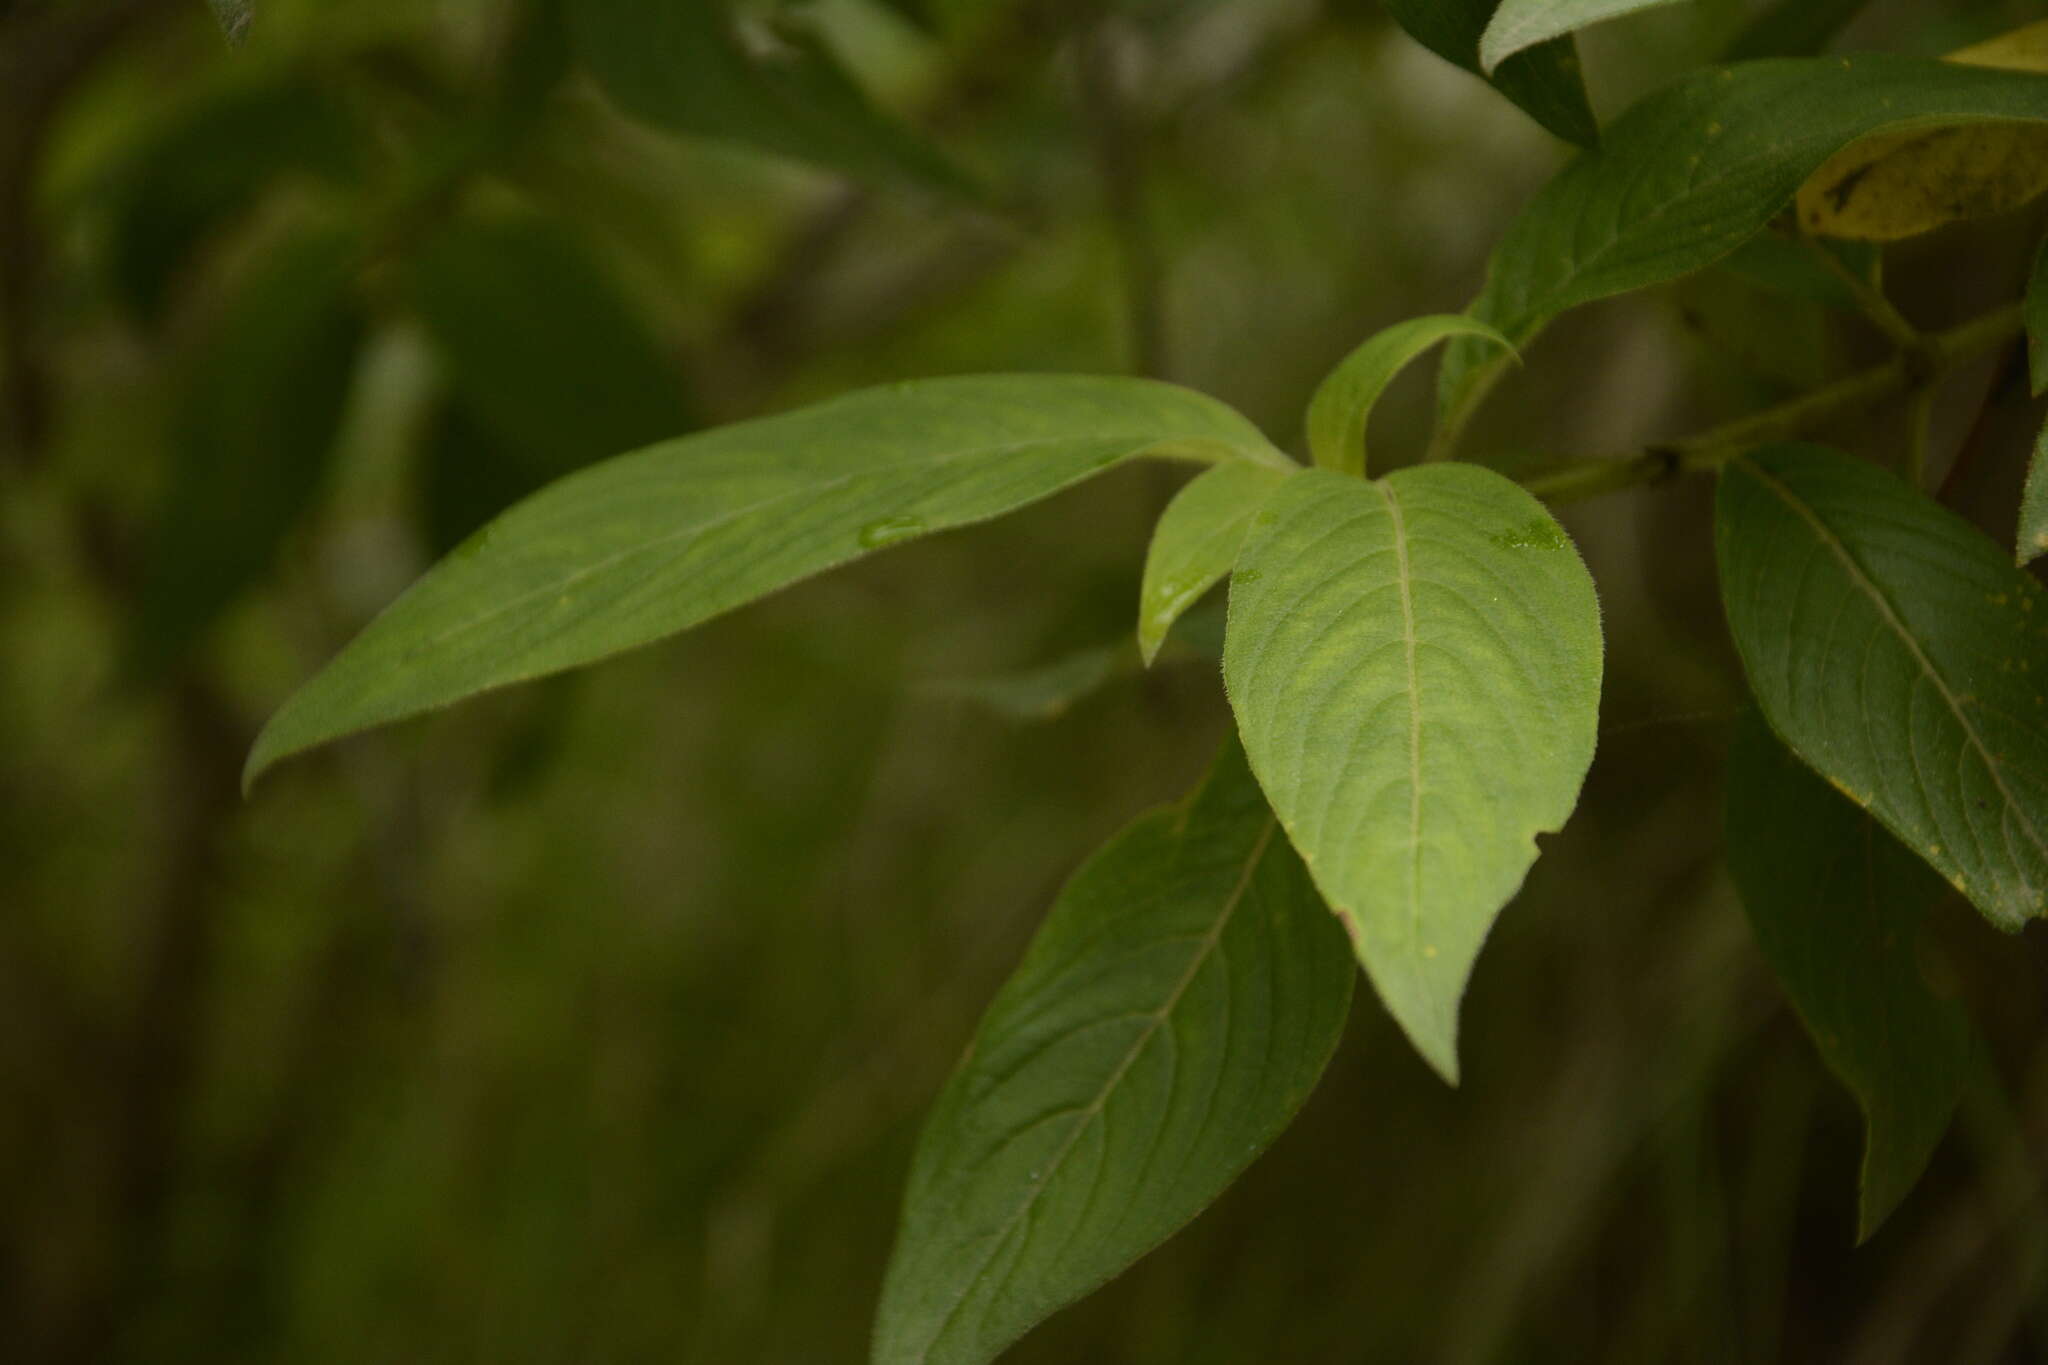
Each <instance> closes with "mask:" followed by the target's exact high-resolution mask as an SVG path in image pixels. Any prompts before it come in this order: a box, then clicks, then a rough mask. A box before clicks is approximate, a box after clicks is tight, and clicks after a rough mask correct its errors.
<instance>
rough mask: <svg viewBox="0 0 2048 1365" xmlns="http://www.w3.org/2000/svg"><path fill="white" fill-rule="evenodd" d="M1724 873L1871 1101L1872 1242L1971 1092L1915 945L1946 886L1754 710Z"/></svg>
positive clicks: (1738, 745) (1954, 1016)
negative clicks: (1958, 1105)
mask: <svg viewBox="0 0 2048 1365" xmlns="http://www.w3.org/2000/svg"><path fill="white" fill-rule="evenodd" d="M1728 869H1729V871H1730V872H1732V873H1733V874H1734V876H1735V885H1736V888H1737V889H1738V890H1739V891H1740V892H1741V893H1742V904H1743V907H1744V909H1746V910H1747V911H1748V912H1749V922H1750V926H1751V928H1752V929H1754V931H1755V933H1756V941H1757V947H1759V948H1760V949H1762V950H1763V954H1764V957H1765V958H1766V959H1767V960H1768V961H1769V962H1770V964H1771V969H1772V970H1773V971H1775V972H1776V973H1777V975H1778V981H1779V983H1780V984H1781V985H1782V986H1783V987H1784V988H1785V994H1786V995H1787V996H1788V997H1789V998H1790V999H1791V1001H1792V1005H1793V1008H1795V1009H1797V1010H1798V1011H1799V1017H1800V1020H1801V1021H1802V1022H1803V1023H1804V1024H1805V1025H1806V1031H1807V1033H1808V1034H1810V1035H1811V1036H1812V1038H1813V1041H1814V1045H1815V1046H1816V1047H1818V1048H1819V1049H1820V1054H1821V1056H1822V1058H1824V1059H1825V1060H1826V1062H1827V1064H1828V1067H1829V1068H1830V1069H1831V1070H1832V1071H1834V1073H1835V1074H1836V1075H1837V1076H1839V1077H1841V1079H1842V1083H1843V1084H1844V1085H1846V1086H1848V1087H1849V1089H1850V1090H1851V1091H1852V1092H1854V1094H1855V1096H1856V1102H1857V1103H1858V1104H1859V1105H1860V1106H1862V1109H1863V1117H1864V1124H1865V1129H1866V1134H1865V1138H1864V1146H1863V1175H1862V1180H1861V1190H1862V1197H1861V1199H1860V1201H1859V1204H1860V1213H1859V1215H1858V1219H1857V1222H1858V1234H1859V1240H1860V1239H1861V1238H1867V1237H1869V1236H1870V1234H1871V1233H1873V1232H1875V1231H1876V1230H1877V1227H1878V1225H1879V1224H1880V1223H1882V1222H1883V1221H1884V1220H1885V1218H1886V1217H1887V1216H1888V1215H1889V1214H1890V1213H1891V1211H1892V1210H1893V1209H1895V1208H1897V1207H1898V1204H1899V1201H1900V1200H1902V1199H1904V1198H1905V1197H1906V1194H1907V1192H1908V1191H1910V1190H1911V1189H1912V1188H1913V1185H1914V1183H1915V1182H1916V1181H1918V1180H1919V1178H1920V1172H1921V1171H1923V1170H1924V1169H1926V1166H1927V1159H1928V1158H1929V1157H1930V1156H1932V1155H1933V1153H1934V1148H1935V1145H1936V1144H1937V1143H1939V1142H1940V1141H1941V1136H1942V1134H1943V1133H1945V1132H1947V1131H1948V1123H1949V1117H1950V1115H1951V1114H1952V1113H1953V1112H1954V1111H1955V1106H1956V1100H1957V1099H1958V1098H1959V1097H1960V1096H1961V1094H1962V1088H1963V1076H1964V1071H1965V1066H1966V1064H1967V1062H1968V1061H1969V1056H1970V1025H1969V1020H1968V1019H1967V1018H1966V1017H1965V1015H1964V1014H1963V1011H1962V1009H1961V1008H1960V1007H1959V1006H1958V1005H1957V1004H1956V1003H1955V1002H1954V1001H1952V1000H1943V999H1940V998H1939V997H1937V996H1936V995H1935V994H1934V993H1933V992H1932V991H1931V990H1929V989H1928V987H1927V981H1926V978H1925V977H1923V976H1922V975H1921V972H1920V960H1919V954H1918V951H1917V943H1918V939H1919V932H1920V925H1921V921H1922V920H1923V919H1924V918H1925V916H1926V914H1927V911H1928V910H1929V909H1930V908H1932V907H1933V906H1934V905H1935V904H1936V903H1937V902H1939V901H1940V900H1941V898H1942V897H1943V896H1944V895H1946V894H1947V892H1948V888H1947V887H1946V886H1944V885H1943V884H1942V881H1941V879H1940V878H1939V877H1937V876H1935V875H1934V873H1933V872H1932V871H1930V870H1929V869H1928V867H1927V865H1926V864H1924V863H1922V862H1921V861H1920V860H1919V859H1918V858H1916V857H1914V856H1913V854H1912V853H1910V852H1908V851H1907V850H1906V849H1904V848H1902V847H1901V846H1900V845H1899V842H1898V840H1896V839H1894V838H1892V836H1891V835H1889V834H1887V833H1886V832H1885V831H1884V829H1883V828H1882V827H1881V826H1880V825H1879V824H1878V823H1877V822H1876V821H1875V820H1873V819H1871V817H1870V816H1869V815H1868V814H1867V813H1865V812H1864V811H1861V810H1858V809H1857V808H1856V807H1855V806H1854V805H1852V804H1850V803H1849V802H1848V801H1845V800H1843V799H1842V797H1841V796H1840V794H1838V793H1836V792H1834V791H1832V790H1830V789H1829V788H1828V785H1827V784H1826V783H1825V782H1823V781H1821V780H1820V779H1819V778H1818V777H1815V776H1814V775H1813V773H1812V771H1811V770H1809V769H1808V768H1807V767H1806V766H1805V765H1804V764H1802V763H1800V762H1799V760H1798V759H1796V758H1794V757H1793V756H1792V755H1791V753H1789V752H1788V751H1787V750H1786V748H1785V746H1784V745H1782V744H1780V743H1778V741H1777V740H1776V739H1775V738H1773V737H1772V735H1771V732H1770V730H1769V729H1768V728H1767V727H1766V726H1765V725H1764V723H1763V721H1762V719H1761V718H1760V717H1758V716H1757V715H1756V714H1755V713H1754V712H1751V713H1749V714H1748V715H1747V716H1745V717H1744V719H1743V721H1742V722H1741V723H1740V724H1739V725H1737V727H1736V730H1735V738H1734V741H1733V743H1732V744H1731V745H1730V747H1729V751H1728Z"/></svg>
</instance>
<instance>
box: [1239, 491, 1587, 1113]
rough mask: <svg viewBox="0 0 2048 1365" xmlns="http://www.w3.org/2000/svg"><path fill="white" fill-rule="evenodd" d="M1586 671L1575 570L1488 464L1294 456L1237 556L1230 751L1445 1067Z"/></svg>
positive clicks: (1528, 847)
mask: <svg viewBox="0 0 2048 1365" xmlns="http://www.w3.org/2000/svg"><path fill="white" fill-rule="evenodd" d="M1600 668H1601V637H1600V607H1599V603H1598V601H1597V600H1596V599H1595V597H1594V593H1593V580H1592V578H1591V576H1590V575H1588V574H1587V572H1586V566H1585V565H1584V564H1582V563H1581V562H1580V561H1579V556H1578V554H1577V552H1576V551H1575V550H1574V549H1573V548H1572V543H1571V540H1570V538H1569V537H1568V536H1566V535H1565V533H1564V530H1563V528H1562V527H1560V526H1559V525H1558V524H1557V522H1556V521H1554V520H1552V518H1551V516H1550V514H1549V513H1548V512H1547V511H1545V510H1544V508H1543V504H1541V503H1539V502H1537V501H1536V499H1534V498H1533V497H1531V496H1530V495H1529V494H1528V493H1527V492H1525V491H1524V490H1523V489H1521V488H1520V487H1518V486H1517V485H1515V484H1514V483H1511V482H1509V481H1508V480H1507V479H1505V478H1503V477H1502V476H1500V475H1499V474H1496V473H1494V472H1493V471H1492V470H1489V469H1481V468H1479V467H1477V466H1475V465H1457V464H1437V465H1425V466H1421V467H1417V468H1410V469H1402V470H1397V471H1395V472H1394V473H1392V474H1390V475H1388V476H1387V477H1386V478H1384V479H1380V480H1378V481H1377V482H1374V483H1367V482H1365V481H1364V480H1362V479H1354V478H1350V477H1348V476H1345V475H1342V474H1333V473H1331V472H1329V471H1328V470H1320V469H1311V470H1304V471H1302V472H1301V473H1299V474H1296V475H1295V476H1293V477H1292V478H1290V479H1288V480H1287V481H1286V482H1285V483H1283V484H1281V485H1280V487H1279V488H1278V489H1276V490H1274V492H1273V493H1272V494H1271V495H1270V496H1269V497H1268V498H1267V499H1266V503H1265V506H1263V507H1262V508H1260V509H1259V512H1258V515H1257V516H1256V517H1254V518H1253V522H1252V530H1251V534H1250V536H1249V537H1248V538H1247V539H1246V541H1245V545H1244V550H1243V552H1242V553H1241V554H1239V556H1238V560H1237V569H1236V572H1235V573H1234V574H1233V575H1232V576H1231V580H1230V629H1229V634H1228V636H1227V638H1226V639H1225V641H1224V647H1223V679H1224V683H1225V685H1226V686H1227V688H1228V690H1229V692H1230V704H1231V707H1232V709H1233V710H1234V711H1235V712H1236V714H1237V723H1238V730H1239V732H1240V733H1241V734H1242V735H1243V736H1244V744H1245V751H1246V753H1247V754H1249V755H1250V758H1251V765H1252V770H1253V771H1254V772H1256V773H1257V774H1258V775H1259V782H1260V784H1261V785H1262V786H1264V787H1265V789H1266V795H1267V797H1268V798H1269V799H1270V800H1271V801H1272V803H1273V809H1274V811H1275V813H1277V814H1278V815H1279V817H1280V823H1281V824H1282V825H1283V826H1284V827H1285V828H1286V830H1287V833H1288V837H1289V838H1291V839H1292V840H1293V841H1294V846H1295V847H1296V848H1297V849H1299V850H1300V851H1301V855H1302V857H1303V859H1304V860H1305V861H1306V862H1307V863H1308V866H1309V871H1310V873H1311V874H1312V875H1313V876H1314V878H1315V882H1316V885H1317V886H1318V887H1319V888H1320V889H1321V890H1322V893H1323V898H1324V899H1325V900H1327V901H1328V902H1329V904H1330V908H1331V909H1333V910H1335V911H1336V912H1337V914H1338V915H1339V916H1340V917H1341V918H1342V919H1343V920H1344V922H1345V924H1346V926H1347V927H1348V928H1349V929H1350V931H1351V937H1352V942H1353V944H1354V946H1355V947H1356V949H1357V952H1358V956H1359V960H1360V961H1362V962H1363V963H1364V964H1365V970H1366V972H1367V974H1368V975H1370V976H1371V977H1372V980H1373V984H1374V986H1376V987H1377V988H1378V989H1379V994H1380V999H1381V1000H1383V1001H1385V1002H1386V1005H1387V1008H1388V1010H1389V1011H1391V1012H1392V1014H1393V1016H1394V1018H1395V1019H1396V1020H1397V1021H1398V1022H1399V1023H1400V1025H1401V1027H1402V1028H1403V1029H1404V1030H1405V1031H1406V1032H1407V1034H1408V1037H1409V1039H1410V1040H1411V1041H1413V1042H1414V1044H1415V1046H1416V1048H1417V1049H1418V1050H1419V1051H1420V1052H1421V1053H1422V1055H1423V1056H1424V1057H1425V1058H1427V1059H1428V1060H1429V1063H1430V1064H1431V1065H1432V1066H1434V1067H1435V1068H1436V1069H1437V1071H1438V1072H1440V1073H1441V1074H1442V1075H1443V1076H1444V1077H1445V1078H1446V1079H1449V1080H1452V1081H1455V1080H1456V1079H1457V1074H1458V1052H1457V1034H1458V1002H1459V1000H1460V998H1461V997H1462V996H1463V994H1464V990H1465V982H1466V979H1467V978H1468V976H1469V975H1470V974H1471V970H1472V963H1473V961H1474V959H1476V958H1477V957H1478V955H1479V947H1480V944H1481V943H1482V942H1483V941H1484V939H1485V937H1486V933H1487V930H1488V929H1490V928H1491V927H1492V925H1493V921H1494V917H1495V916H1496V915H1498V914H1499V913H1500V910H1501V908H1502V907H1503V906H1505V905H1506V904H1507V902H1508V900H1509V899H1510V898H1511V897H1513V896H1514V894H1515V892H1516V891H1517V890H1518V889H1519V888H1520V887H1521V884H1522V878H1523V876H1524V875H1525V874H1526V873H1527V872H1528V870H1529V865H1530V864H1531V863H1532V862H1534V861H1535V859H1536V852H1537V850H1536V836H1537V835H1538V834H1539V833H1542V832H1545V831H1548V830H1555V829H1558V828H1559V827H1561V826H1562V825H1563V824H1564V822H1565V819H1566V817H1567V816H1569V815H1570V814H1571V812H1572V807H1573V806H1574V805H1576V804H1577V802H1578V796H1579V786H1580V783H1581V782H1583V781H1584V779H1585V776H1586V769H1587V767H1588V766H1589V765H1590V764H1591V763H1592V760H1593V743H1594V739H1595V735H1596V732H1597V730H1598V728H1599V715H1600Z"/></svg>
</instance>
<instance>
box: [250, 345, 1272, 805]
mask: <svg viewBox="0 0 2048 1365" xmlns="http://www.w3.org/2000/svg"><path fill="white" fill-rule="evenodd" d="M1148 454H1149V455H1162V456H1168V457H1176V458H1183V459H1195V460H1216V459H1222V458H1229V457H1231V456H1234V455H1238V456H1249V457H1252V458H1258V459H1264V460H1268V461H1281V460H1284V459H1285V458H1286V457H1285V456H1283V455H1281V454H1280V453H1279V452H1278V451H1275V450H1274V449H1273V448H1272V447H1271V446H1270V445H1268V444H1267V443H1266V440H1265V438H1264V437H1262V436H1261V435H1260V434H1259V432H1258V429H1257V428H1256V427H1254V426H1252V425H1251V424H1250V423H1249V422H1247V421H1245V419H1244V418H1242V417H1240V416H1238V415H1237V414H1236V413H1235V412H1233V411H1231V410H1230V409H1229V408H1227V407H1225V406H1224V405H1223V404H1221V403H1218V402H1216V401H1215V400H1214V399H1211V398H1205V397H1203V396H1202V395H1201V394H1198V393H1193V392H1190V391H1189V390H1187V389H1181V388H1176V387H1174V386H1173V385H1170V384H1161V383H1156V382H1153V381H1150V380H1142V379H1112V378H1096V377H1091V376H1085V375H996V376H971V377H962V378H952V379H935V380H928V381H924V382H921V383H908V384H896V385H891V386H889V387H886V388H879V389H869V390H866V391H864V392H861V393H855V394H849V395H847V396H845V397H843V398H839V399H835V400H834V401H832V402H828V403H821V404H819V405H817V406H816V407H811V408H806V409H803V410H801V411H798V412H792V413H785V414H783V415H781V416H777V417H766V418H761V419H759V420H756V421H751V422H741V423H737V424H735V425H733V426H729V427H723V428H720V429H718V430H716V431H708V432H703V433H700V434H698V435H694V436H688V437H684V438H682V439H680V440H675V441H669V442H665V443H663V444H661V445H657V446H653V447H650V448H649V449H646V450H643V451H638V452H636V453H633V454H630V455H623V456H618V457H616V458H613V459H610V460H607V461H605V462H603V463H602V464H598V465H593V466H591V467H590V468H588V469H585V470H582V471H580V472H579V473H576V474H572V475H570V476H569V477H568V478H566V479H563V480H561V481H560V482H558V483H555V484H552V485H550V486H549V487H548V488H546V489H543V490H542V491H541V492H539V493H537V494H535V495H534V496H533V497H531V498H528V499H527V500H526V501H525V502H522V503H520V504H519V505H518V506H516V507H514V508H513V509H512V510H511V511H509V512H507V513H505V515H504V516H502V517H500V518H498V519H497V520H496V521H494V522H492V523H491V524H490V525H489V526H487V527H485V528H484V529H483V530H482V531H479V532H478V533H477V534H476V535H474V536H472V537H471V538H470V539H469V540H468V541H466V542H464V543H463V545H462V546H461V547H460V548H459V549H457V550H456V551H455V552H454V553H453V554H452V555H450V556H449V557H448V558H446V559H444V560H442V561H441V563H440V564H438V565H436V566H435V567H434V568H433V569H432V570H430V571H429V572H428V573H427V575H426V576H425V577H424V578H422V579H421V580H420V581H419V582H418V583H415V584H414V585H413V586H412V587H411V588H410V589H408V590H407V591H406V593H405V594H404V595H403V596H401V597H400V598H399V599H398V600H397V601H396V602H394V603H392V605H391V606H390V607H389V608H387V609H386V610H385V612H384V614H383V615H381V616H379V617H378V618H377V619H376V620H375V621H373V622H371V623H370V625H369V626H368V627H367V628H366V629H365V630H364V631H363V633H362V634H361V635H359V636H358V637H357V638H356V639H355V641H354V642H353V643H351V644H350V645H349V646H348V648H347V649H345V650H343V651H342V653H341V655H340V656H339V657H338V658H336V659H335V660H334V662H332V663H331V664H329V665H328V667H327V668H326V669H325V671H323V672H321V673H320V674H318V675H317V676H316V677H314V679H313V680H312V681H311V682H309V683H308V684H306V686H305V687H303V688H301V689H300V690H299V692H298V693H297V694H296V695H295V696H293V697H292V699H291V700H290V701H288V702H287V703H285V705H284V707H283V708H282V709H281V710H280V711H279V712H278V713H277V714H276V715H275V716H273V717H271V720H270V723H269V724H268V725H267V726H265V727H264V730H263V733H262V734H261V735H259V736H258V737H257V740H256V747H255V750H254V751H253V752H252V753H251V754H250V756H249V762H248V766H247V770H246V776H247V778H248V779H249V780H251V781H253V780H254V778H255V777H256V775H257V774H259V773H261V772H262V771H263V769H265V768H266V767H268V766H269V765H270V764H272V763H274V762H276V761H277V760H278V759H280V758H283V757H284V756H286V755H287V754H292V753H296V752H298V751H299V750H301V749H306V748H310V747H311V746H313V745H315V744H321V743H324V742H326V741H328V740H330V739H335V738H337V737H339V736H341V735H345V734H348V733H350V732H352V731H356V730H362V729H366V728H368V727H370V726H372V725H381V724H384V723H386V722H388V721H394V720H399V719H401V718H403V717H406V716H414V715H418V714H420V713H421V712H424V711H430V710H433V709H435V708H436V707H440V706H446V705H448V704H449V703H451V702H456V701H460V700H461V699H463V698H464V697H468V696H471V695H473V694H475V693H477V692H481V691H484V690H485V689H487V688H492V687H502V686H504V685H505V684H507V683H514V682H520V681H523V680H525V679H528V678H538V677H542V676H544V675H546V674H549V673H558V672H561V671H562V670H563V669H568V668H575V667H577V666H578V665H580V664H587V663H592V662H595V661H596V660H598V659H602V658H605V657H606V656H608V655H611V654H616V653H618V652H620V651H621V650H626V649H631V648H633V647H634V646H636V645H642V644H646V643H648V642H650V641H653V640H658V639H660V638H662V637H663V636H665V635H671V634H674V633H675V632H676V631H679V630H683V629H685V628H687V627H689V626H693V625H696V624H697V623H698V622H700V621H704V620H707V619H709V618H710V617H713V616H716V615H718V614H719V613H720V612H723V611H729V610H731V609H732V608H734V607H737V606H740V605H742V604H743V603H746V602H749V601H752V600H753V599H754V598H757V597H761V596H764V595H765V594H767V593H770V592H773V591H774V590H775V589H777V588H780V587H782V586H784V585H785V584H788V583H793V582H795V581H796V580H797V579H800V578H804V577H807V576H809V575H811V574H814V573H817V572H819V571H820V570H823V569H829V568H831V567H833V566H834V565H837V564H843V563H845V562H846V561H848V560H850V559H854V558H857V557H858V556H860V555H863V554H865V553H867V552H868V551H871V550H878V549H881V548H883V547H884V546H888V545H894V544H897V543H900V542H902V541H905V540H910V539H912V538H914V537H917V536H920V535H924V534H925V533H927V532H930V531H938V530H944V529H945V528H947V527H950V526H963V525H966V524H968V523H970V522H976V521H983V520H986V519H987V518H989V517H993V516H998V515H1000V514H1002V513H1004V512H1007V511H1010V510H1012V509H1014V508H1017V507H1022V506H1023V505H1025V504H1026V503H1029V502H1035V501H1037V500H1038V499H1040V498H1043V497H1046V496H1048V495H1050V494H1052V493H1056V492H1058V491H1059V490H1060V489H1062V488H1065V487H1067V486H1068V485H1070V484H1074V483H1078V482H1080V481H1081V480H1082V479H1085V478H1087V477H1089V476H1090V475H1092V474H1096V473H1099V472H1100V471H1102V470H1104V469H1106V468H1108V467H1109V466H1111V465H1114V464H1117V463H1120V462H1122V461H1124V460H1127V459H1130V458H1132V457H1134V456H1138V455H1148Z"/></svg>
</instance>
